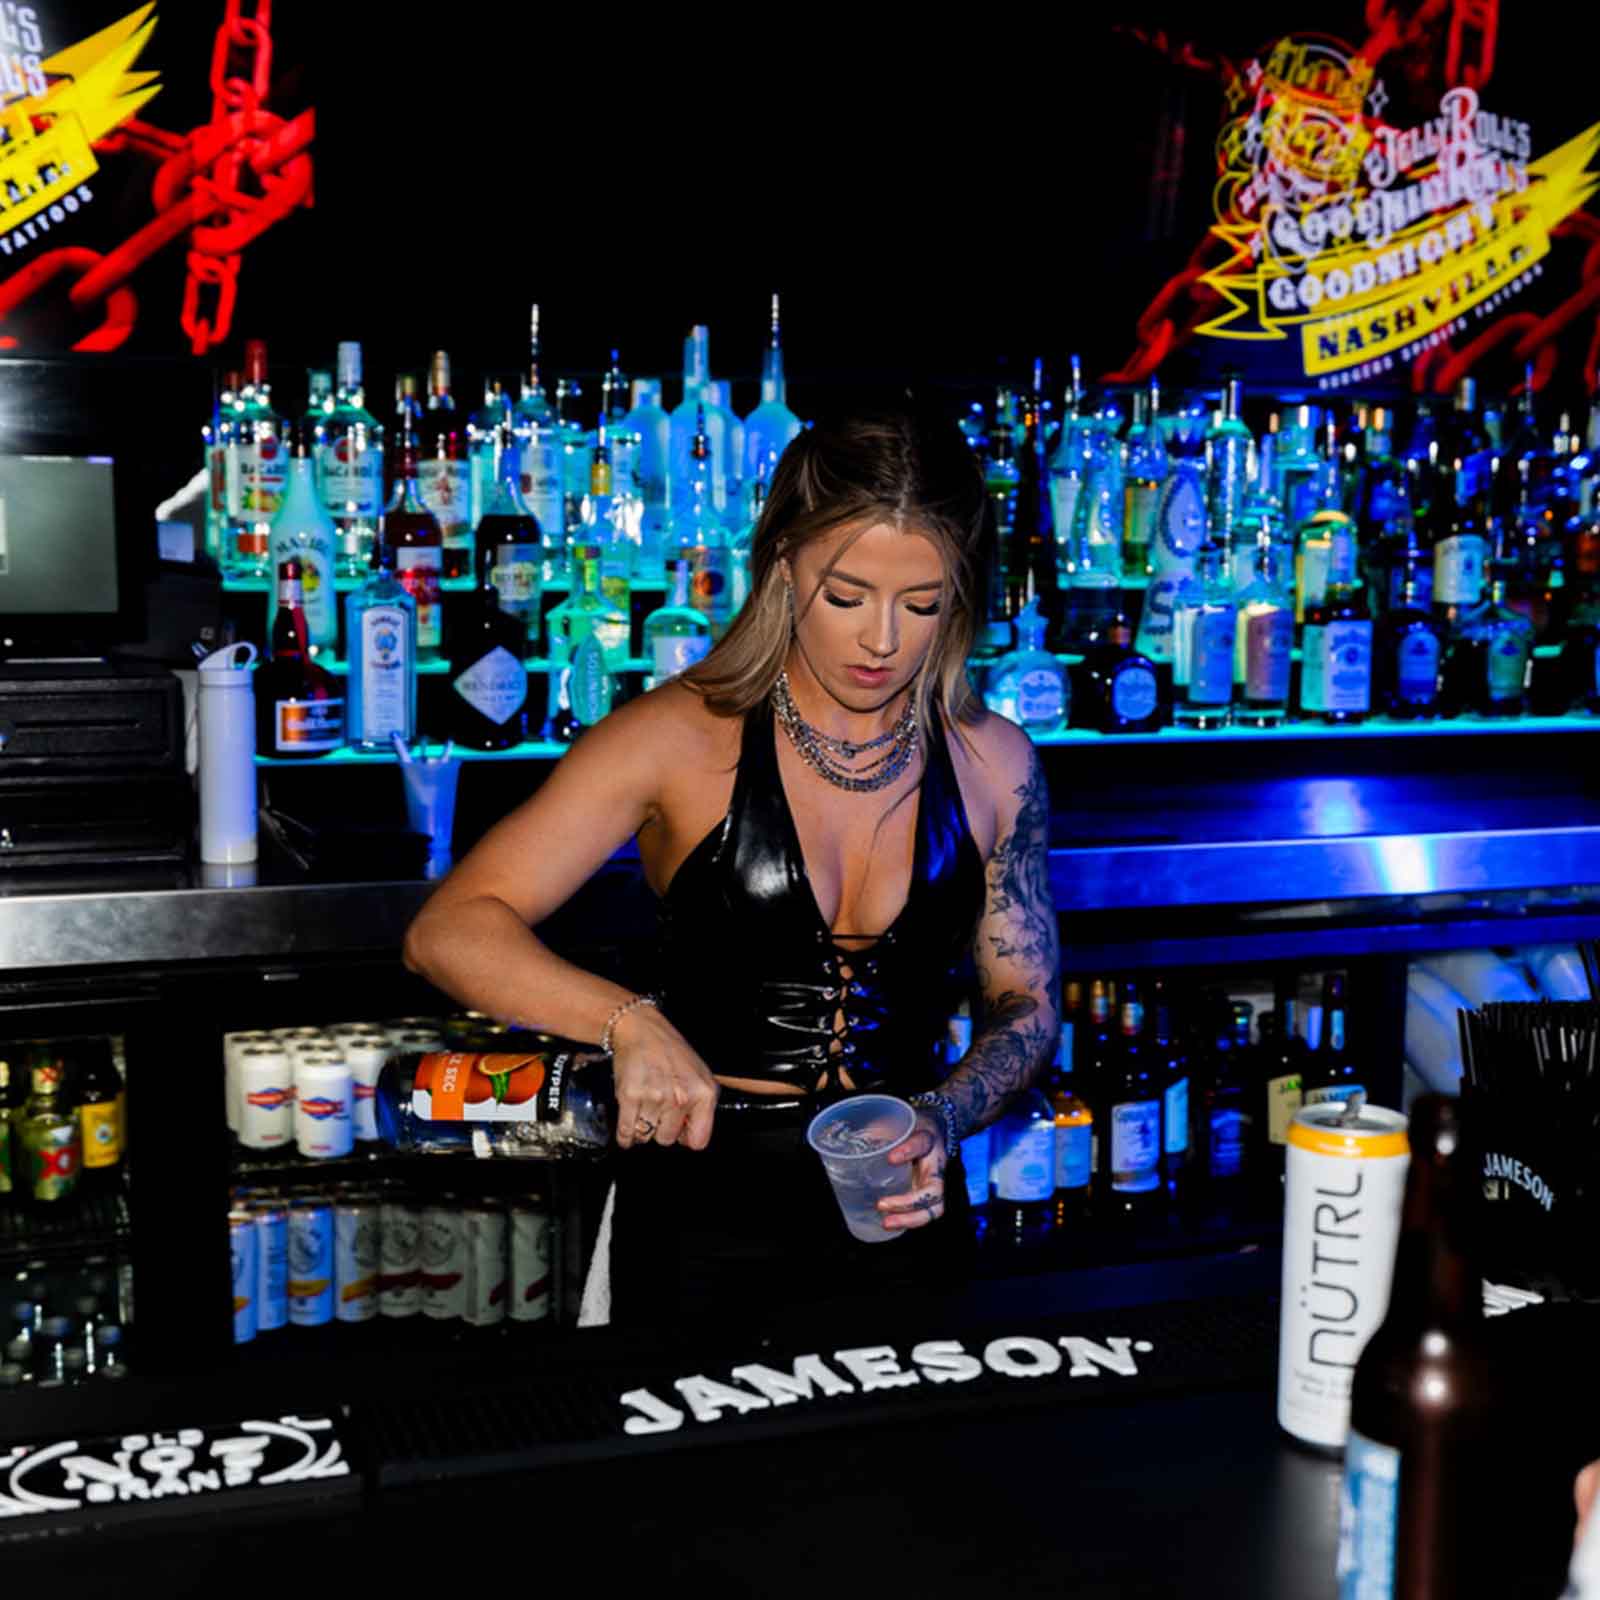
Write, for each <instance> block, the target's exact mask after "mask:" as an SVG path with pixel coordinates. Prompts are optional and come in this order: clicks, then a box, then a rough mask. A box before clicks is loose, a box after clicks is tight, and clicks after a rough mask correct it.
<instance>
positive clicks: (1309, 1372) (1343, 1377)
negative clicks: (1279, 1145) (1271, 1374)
mask: <svg viewBox="0 0 1600 1600" xmlns="http://www.w3.org/2000/svg"><path fill="white" fill-rule="evenodd" d="M1410 1161H1411V1157H1410V1153H1409V1147H1408V1145H1407V1143H1406V1119H1405V1117H1404V1116H1403V1115H1402V1114H1401V1113H1400V1112H1398V1111H1386V1110H1384V1109H1383V1108H1382V1107H1380V1106H1361V1107H1359V1108H1357V1109H1355V1110H1352V1109H1350V1108H1349V1107H1347V1106H1345V1105H1344V1104H1341V1103H1338V1102H1328V1103H1326V1104H1323V1105H1315V1106H1307V1107H1305V1108H1304V1109H1303V1110H1301V1111H1299V1112H1298V1113H1296V1115H1295V1117H1294V1120H1293V1121H1292V1122H1291V1123H1290V1124H1289V1145H1288V1171H1287V1193H1286V1195H1285V1199H1284V1218H1283V1294H1282V1305H1281V1308H1280V1311H1279V1321H1278V1425H1279V1426H1280V1427H1281V1428H1282V1429H1283V1430H1284V1432H1285V1433H1289V1434H1292V1435H1293V1436H1294V1437H1295V1438H1296V1439H1300V1440H1302V1441H1303V1442H1304V1443H1306V1444H1311V1445H1318V1446H1320V1447H1322V1448H1324V1449H1328V1450H1342V1449H1343V1448H1344V1444H1345V1437H1346V1435H1347V1434H1348V1432H1349V1429H1350V1386H1351V1382H1352V1380H1353V1379H1354V1377H1355V1370H1356V1362H1357V1361H1358V1360H1359V1359H1360V1356H1361V1352H1362V1350H1363V1349H1364V1348H1365V1346H1366V1343H1367V1340H1368V1339H1369V1338H1371V1336H1372V1334H1373V1331H1374V1330H1375V1329H1376V1328H1377V1326H1378V1324H1379V1323H1380V1322H1381V1321H1382V1320H1383V1314H1384V1312H1385V1311H1386V1310H1387V1309H1388V1306H1389V1285H1390V1282H1391V1280H1392V1279H1393V1276H1394V1253H1395V1247H1396V1245H1397V1244H1398V1242H1399V1237H1400V1206H1401V1201H1402V1200H1403V1199H1404V1197H1405V1184H1406V1168H1407V1167H1408V1166H1409V1165H1410Z"/></svg>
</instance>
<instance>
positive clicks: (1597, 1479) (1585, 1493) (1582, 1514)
mask: <svg viewBox="0 0 1600 1600" xmlns="http://www.w3.org/2000/svg"><path fill="white" fill-rule="evenodd" d="M1597 1490H1600V1461H1591V1462H1590V1463H1589V1465H1588V1466H1586V1467H1585V1468H1584V1469H1583V1471H1582V1472H1580V1473H1579V1474H1578V1478H1577V1482H1576V1483H1574V1484H1573V1486H1572V1499H1573V1503H1574V1504H1575V1505H1576V1506H1577V1508H1578V1526H1577V1528H1576V1529H1575V1530H1574V1531H1573V1535H1572V1542H1573V1544H1574V1545H1576V1544H1577V1542H1578V1540H1579V1539H1581V1538H1582V1537H1583V1528H1584V1524H1585V1523H1586V1522H1587V1521H1588V1520H1589V1516H1590V1514H1591V1513H1592V1512H1593V1510H1594V1501H1595V1493H1596V1491H1597Z"/></svg>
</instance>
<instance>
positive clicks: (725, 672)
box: [681, 406, 993, 735]
mask: <svg viewBox="0 0 1600 1600" xmlns="http://www.w3.org/2000/svg"><path fill="white" fill-rule="evenodd" d="M984 505H985V501H984V484H983V474H982V471H981V470H980V468H979V466H978V463H977V459H976V457H975V456H974V455H973V453H972V450H971V449H970V447H969V446H968V444H967V442H966V440H965V439H964V438H963V437H962V435H961V431H960V430H959V429H958V428H957V427H956V426H955V425H954V424H953V423H951V422H949V421H947V420H946V419H944V418H941V417H936V416H934V415H931V414H929V413H925V412H923V411H921V410H919V409H917V408H914V407H910V406H908V407H905V408H903V409H900V408H896V409H892V410H889V409H885V410H873V411H858V412H853V413H851V414H850V415H848V416H844V417H841V418H839V419H838V420H836V421H833V422H829V423H827V424H819V425H818V426H816V427H814V428H810V429H808V430H807V431H805V432H804V433H801V434H800V435H799V436H798V437H797V438H796V439H794V440H793V441H792V442H791V443H790V445H789V447H788V449H787V450H785V451H784V453H783V456H782V459H781V460H780V461H779V462H778V468H777V471H776V472H775V473H774V474H773V477H772V486H771V490H770V492H769V493H768V496H767V503H766V505H765V506H764V507H763V508H762V512H761V516H760V518H759V519H758V521H757V522H756V527H755V533H754V534H753V536H752V538H751V541H750V594H749V596H748V598H747V599H746V600H745V603H744V605H743V607H742V608H741V609H740V611H739V614H738V615H737V616H736V617H735V618H734V619H733V623H732V625H731V626H730V627H729V629H728V631H727V633H726V634H724V635H723V637H722V640H721V642H720V643H718V644H717V645H716V646H715V647H714V648H713V649H712V650H711V651H710V652H709V654H707V655H706V656H705V657H704V658H703V659H702V660H700V661H698V662H696V663H695V665H694V666H692V667H690V668H689V669H688V671H686V672H685V673H684V674H683V677H682V679H681V681H682V682H684V683H686V684H688V685H689V686H690V687H691V688H693V689H695V690H696V691H697V692H698V693H699V694H700V695H701V697H702V698H703V699H704V701H705V703H706V706H707V707H708V708H709V709H710V710H712V711H714V712H716V713H717V714H718V715H719V716H725V717H735V716H743V715H744V714H745V713H746V712H748V711H750V710H751V709H752V708H753V707H755V706H758V705H760V704H761V702H762V701H763V700H765V699H766V697H767V696H768V695H769V694H770V693H771V692H772V688H773V685H774V684H776V683H777V681H778V674H779V673H780V672H782V671H783V667H784V663H785V661H786V660H787V659H788V655H789V646H790V644H791V642H792V641H793V637H794V635H793V628H792V625H791V621H790V601H789V598H788V595H787V593H786V585H785V582H784V577H783V570H782V562H783V560H784V558H785V557H789V558H792V557H793V556H794V555H795V554H796V552H798V551H800V550H802V549H804V548H805V547H806V546H807V545H809V544H812V543H814V542H815V541H816V540H818V539H821V538H824V537H825V536H826V535H828V534H830V533H833V532H835V531H836V530H838V529H840V528H843V527H847V526H858V530H859V531H858V532H857V534H856V535H855V538H859V537H860V535H861V533H864V532H865V531H866V530H867V528H869V527H871V526H872V525H873V524H874V523H879V522H887V523H889V524H891V525H892V526H894V527H895V528H896V529H898V530H899V531H901V532H904V533H920V534H923V535H925V536H926V537H927V538H928V539H930V540H931V541H932V542H933V545H934V547H935V548H936V549H937V550H938V552H939V556H940V560H941V562H942V564H943V568H944V586H943V590H942V592H941V605H940V608H939V626H938V630H937V632H936V633H935V635H934V640H933V644H932V645H931V646H930V647H929V649H928V653H927V655H926V657H925V658H924V659H923V663H922V666H921V667H920V669H919V670H918V672H917V676H916V679H915V681H914V682H913V684H912V699H913V705H914V708H915V714H916V717H917V721H918V724H919V726H920V729H921V731H922V733H923V734H924V735H925V734H926V733H927V731H928V728H929V725H930V724H931V722H932V720H933V713H934V709H935V707H937V708H938V710H939V711H940V712H941V713H942V714H943V717H944V720H945V721H946V722H947V723H948V724H949V725H950V726H951V727H952V728H957V727H959V725H960V724H962V723H971V722H976V721H977V720H978V719H979V717H980V716H981V715H982V711H983V708H982V705H981V703H980V702H979V701H978V699H977V697H976V696H975V695H974V694H973V692H972V688H971V685H970V684H969V683H968V682H967V670H966V666H967V657H968V656H969V655H970V654H971V652H972V641H973V636H974V634H975V632H976V629H977V618H978V610H977V608H978V606H979V605H980V604H981V603H982V601H983V599H984V597H985V596H986V594H987V592H988V583H987V579H988V568H989V562H990V561H991V560H992V556H993V553H992V551H991V550H990V549H989V544H990V541H989V540H988V539H987V538H986V536H985V534H986V526H987V523H986V519H985V516H984ZM851 543H854V538H852V539H851V540H850V541H849V543H847V544H846V546H845V549H848V548H849V544H851ZM843 553H844V551H843V550H841V551H840V552H839V555H840V556H842V555H843ZM837 559H838V557H836V558H835V560H837ZM828 570H829V571H831V570H832V566H831V565H830V567H829V568H828ZM824 576H826V573H824ZM817 588H818V590H820V588H821V583H820V580H819V583H818V586H817ZM816 597H817V590H813V592H812V593H811V595H810V596H809V597H807V599H806V601H805V607H806V608H809V607H810V606H811V605H812V604H814V603H815V601H816Z"/></svg>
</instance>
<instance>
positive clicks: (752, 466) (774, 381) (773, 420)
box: [742, 295, 800, 484]
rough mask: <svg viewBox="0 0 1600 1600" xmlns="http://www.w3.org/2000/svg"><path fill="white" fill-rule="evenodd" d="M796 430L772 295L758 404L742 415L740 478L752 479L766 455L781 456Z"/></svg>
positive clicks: (754, 478)
mask: <svg viewBox="0 0 1600 1600" xmlns="http://www.w3.org/2000/svg"><path fill="white" fill-rule="evenodd" d="M799 433H800V419H799V417H797V416H796V415H795V414H794V412H792V411H791V410H790V409H789V405H788V392H787V384H786V383H785V381H784V375H783V346H782V343H781V341H780V339H779V331H778V297H777V295H773V297H772V333H771V337H770V339H769V340H768V343H767V348H766V351H765V353H764V354H763V356H762V358H761V404H760V405H758V406H757V407H756V408H755V410H754V411H752V412H751V413H750V414H749V416H747V417H746V418H745V419H744V464H743V471H742V477H743V480H744V482H745V483H747V484H750V483H754V482H755V480H756V474H757V472H758V471H759V470H760V468H761V467H762V466H763V465H765V464H766V462H767V460H768V458H769V457H772V458H774V459H775V458H776V457H778V456H781V455H782V454H783V452H784V450H785V449H786V448H787V447H788V444H789V441H790V440H791V439H793V438H795V437H796V436H797V435H798V434H799Z"/></svg>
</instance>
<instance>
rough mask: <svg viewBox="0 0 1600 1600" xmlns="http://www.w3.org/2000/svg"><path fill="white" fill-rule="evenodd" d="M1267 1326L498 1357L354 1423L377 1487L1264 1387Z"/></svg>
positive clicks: (1079, 1329)
mask: <svg viewBox="0 0 1600 1600" xmlns="http://www.w3.org/2000/svg"><path fill="white" fill-rule="evenodd" d="M1277 1333H1278V1312H1277V1306H1276V1303H1275V1302H1274V1301H1272V1300H1270V1299H1266V1298H1262V1297H1252V1298H1238V1297H1230V1298H1219V1299H1215V1300H1197V1301H1184V1302H1176V1303H1168V1304H1162V1305H1145V1306H1137V1307H1133V1308H1129V1309H1124V1310H1113V1311H1104V1310H1095V1311H1089V1312H1080V1313H1070V1314H1061V1315H1056V1316H1052V1317H1050V1318H1048V1319H1019V1318H1012V1319H1010V1320H1009V1321H1008V1322H1007V1323H1005V1324H991V1325H989V1326H982V1325H980V1326H979V1327H978V1330H977V1331H973V1329H972V1327H970V1326H969V1327H967V1328H965V1329H963V1330H960V1331H955V1330H951V1329H950V1328H948V1327H946V1328H939V1327H931V1326H929V1327H924V1328H923V1329H921V1330H918V1331H917V1332H915V1333H912V1334H907V1333H902V1332H901V1331H899V1330H894V1331H892V1332H890V1331H886V1332H885V1334H884V1337H883V1338H882V1339H881V1340H875V1341H873V1342H870V1343H869V1342H866V1341H861V1342H858V1343H855V1344H853V1345H841V1344H833V1345H830V1346H826V1347H820V1348H819V1347H818V1346H817V1345H815V1344H813V1345H812V1346H810V1347H809V1348H802V1347H792V1348H788V1347H779V1346H777V1345H774V1344H772V1343H762V1344H758V1345H757V1347H755V1348H752V1349H751V1350H749V1351H748V1352H747V1353H745V1354H743V1355H740V1354H738V1353H734V1354H733V1355H732V1356H731V1357H730V1355H729V1354H727V1353H722V1354H719V1355H718V1356H716V1357H714V1358H712V1357H708V1358H707V1359H706V1360H705V1361H704V1362H702V1363H699V1364H696V1363H695V1362H694V1361H693V1360H692V1358H686V1357H683V1356H675V1357H674V1358H673V1359H674V1361H675V1362H676V1364H675V1365H668V1364H667V1363H666V1362H664V1361H663V1362H660V1363H651V1362H644V1361H641V1362H639V1363H637V1364H633V1365H629V1366H623V1367H616V1368H613V1369H612V1370H610V1371H608V1372H606V1373H604V1374H600V1373H596V1372H594V1371H593V1370H589V1369H578V1370H575V1371H573V1372H570V1373H562V1374H559V1375H555V1374H552V1375H548V1376H541V1377H535V1378H532V1379H520V1380H519V1379H514V1378H510V1377H508V1376H507V1375H506V1374H503V1373H501V1374H497V1381H496V1382H495V1384H494V1386H493V1387H492V1388H491V1387H489V1386H488V1385H487V1384H485V1385H483V1386H481V1387H476V1386H470V1385H464V1386H461V1387H455V1386H452V1387H451V1388H450V1389H448V1390H437V1389H436V1390H435V1391H434V1392H432V1393H430V1394H422V1395H413V1396H410V1397H408V1398H407V1399H406V1400H404V1401H400V1400H396V1401H394V1402H393V1403H388V1402H384V1403H377V1404H372V1405H367V1406H362V1407H359V1408H358V1409H357V1411H356V1413H355V1415H354V1417H353V1418H352V1421H353V1422H354V1423H355V1424H356V1425H357V1426H358V1427H359V1428H360V1429H361V1432H362V1435H363V1450H362V1454H363V1456H364V1457H365V1459H366V1460H367V1461H368V1462H369V1463H370V1465H371V1470H372V1473H373V1484H374V1486H375V1487H377V1488H378V1489H380V1490H381V1489H383V1488H385V1487H391V1488H398V1487H401V1486H407V1485H416V1484H423V1483H428V1482H433V1481H437V1480H443V1479H447V1478H459V1477H461V1476H463V1475H471V1474H489V1473H496V1472H512V1471H522V1470H526V1469H528V1468H536V1467H541V1466H553V1465H557V1464H564V1463H570V1462H572V1461H575V1460H586V1459H592V1460H606V1459H616V1458H624V1457H630V1456H635V1455H640V1454H645V1453H650V1452H660V1451H672V1450H683V1449H692V1448H695V1447H699V1446H703V1445H714V1444H726V1443H731V1442H734V1441H737V1440H742V1439H754V1438H781V1437H783V1436H784V1435H786V1434H791V1433H798V1432H812V1431H816V1430H819V1429H826V1428H837V1427H852V1426H856V1425H858V1424H862V1423H869V1422H878V1421H885V1420H889V1421H896V1420H898V1421H904V1420H907V1419H911V1420H915V1419H916V1418H918V1417H921V1416H930V1417H931V1416H935V1415H943V1416H948V1415H951V1414H953V1413H973V1412H976V1413H980V1414H982V1413H988V1412H992V1411H995V1410H997V1409H1011V1408H1014V1407H1017V1406H1044V1407H1059V1406H1068V1405H1080V1404H1090V1405H1093V1404H1104V1403H1108V1402H1109V1403H1116V1404H1126V1403H1127V1402H1129V1401H1138V1400H1142V1399H1146V1398H1150V1397H1153V1396H1156V1395H1161V1394H1171V1393H1173V1392H1179V1391H1193V1390H1203V1389H1219V1388H1235V1387H1242V1386H1251V1387H1254V1386H1270V1383H1271V1381H1272V1376H1273V1371H1274V1366H1275V1362H1276V1357H1277Z"/></svg>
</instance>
